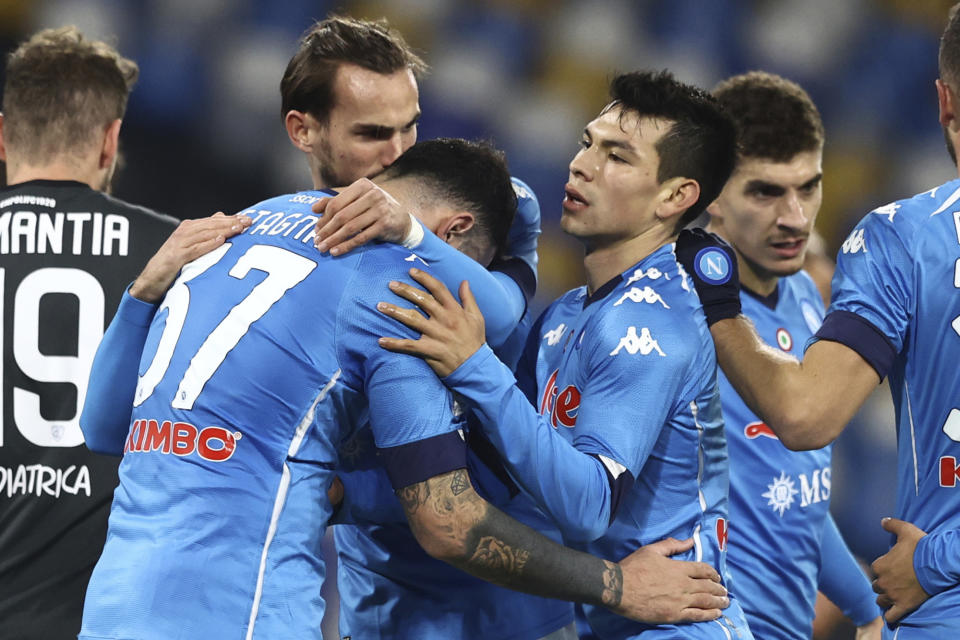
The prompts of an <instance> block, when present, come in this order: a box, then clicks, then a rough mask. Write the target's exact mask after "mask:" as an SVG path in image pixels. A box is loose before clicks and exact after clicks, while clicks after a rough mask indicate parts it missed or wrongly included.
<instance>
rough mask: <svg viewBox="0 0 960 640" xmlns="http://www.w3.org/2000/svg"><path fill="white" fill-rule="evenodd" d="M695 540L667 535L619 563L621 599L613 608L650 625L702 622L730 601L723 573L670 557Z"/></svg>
mask: <svg viewBox="0 0 960 640" xmlns="http://www.w3.org/2000/svg"><path fill="white" fill-rule="evenodd" d="M692 547H693V539H688V540H684V541H682V542H681V541H679V540H675V539H673V538H667V539H666V540H661V541H659V542H655V543H653V544H648V545H647V546H645V547H640V548H639V549H637V550H636V551H634V552H633V553H631V554H630V555H629V556H627V557H626V558H624V559H623V560H621V561H620V563H619V564H620V570H621V572H622V574H623V597H622V599H621V601H620V605H619V606H618V607H611V608H612V609H613V611H614V612H616V613H618V614H620V615H622V616H626V617H628V618H633V619H634V620H638V621H640V622H647V623H651V624H672V623H680V622H704V621H707V620H715V619H716V618H719V617H720V612H721V611H722V610H723V609H725V608H726V607H728V606H729V605H730V599H729V598H728V597H727V590H726V589H725V588H724V586H723V585H722V584H720V574H718V573H717V571H716V570H715V569H714V568H713V567H711V566H710V565H708V564H705V563H703V562H685V561H682V560H671V559H670V556H672V555H675V554H677V553H682V552H684V551H687V550H689V549H691V548H692Z"/></svg>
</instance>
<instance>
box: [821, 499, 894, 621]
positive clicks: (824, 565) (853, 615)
mask: <svg viewBox="0 0 960 640" xmlns="http://www.w3.org/2000/svg"><path fill="white" fill-rule="evenodd" d="M819 589H820V591H822V592H823V595H825V596H827V598H829V599H830V601H831V602H833V603H834V604H835V605H837V606H838V607H839V608H840V610H841V611H843V614H844V615H845V616H847V617H848V618H850V620H852V621H853V623H854V624H855V625H857V626H858V627H860V626H863V625H865V624H867V623H868V622H870V621H871V620H873V619H874V618H876V617H877V616H879V615H880V613H881V611H880V608H879V607H877V603H876V594H874V593H873V589H872V588H871V587H870V583H869V582H868V581H867V576H866V575H864V573H863V571H862V570H861V569H860V565H859V564H857V560H856V558H854V557H853V554H852V553H851V552H850V549H849V548H848V547H847V543H846V542H844V541H843V537H842V536H841V535H840V530H839V529H837V524H836V522H834V520H833V516H831V515H830V514H829V513H828V514H827V517H826V520H825V522H824V525H823V536H822V538H821V540H820V577H819Z"/></svg>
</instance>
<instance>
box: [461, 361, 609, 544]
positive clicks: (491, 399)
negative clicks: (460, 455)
mask: <svg viewBox="0 0 960 640" xmlns="http://www.w3.org/2000/svg"><path fill="white" fill-rule="evenodd" d="M444 382H445V383H446V384H447V385H449V386H450V388H451V389H453V390H454V391H456V392H457V393H458V394H460V395H462V396H463V397H464V398H465V399H466V400H467V402H468V403H469V404H470V406H471V408H473V410H474V416H475V417H476V418H477V420H478V421H479V422H480V424H481V425H482V427H483V430H484V433H485V434H486V435H487V438H488V439H489V440H490V442H491V443H492V444H493V446H494V447H496V449H497V451H498V452H499V453H500V455H501V457H502V459H503V462H504V466H505V467H506V468H507V471H508V472H509V473H510V476H511V477H512V478H513V480H514V481H515V482H516V483H517V484H518V485H519V486H520V487H521V488H522V489H523V490H524V491H525V492H526V493H527V494H528V495H530V496H531V497H532V498H533V499H534V501H536V502H537V504H538V505H539V506H540V507H541V508H543V509H544V510H545V511H546V512H547V513H548V514H549V515H550V516H551V518H553V520H554V522H555V523H556V524H557V526H558V527H559V528H560V530H561V531H562V533H563V535H564V537H566V538H568V539H570V540H578V541H590V540H595V539H597V538H599V537H600V536H601V535H603V533H604V532H605V531H606V530H607V527H608V526H609V524H610V521H611V520H612V515H613V509H612V488H611V485H610V482H609V480H608V479H607V472H606V470H605V468H604V466H603V463H602V462H601V461H600V460H599V459H597V458H596V457H594V456H591V455H589V454H587V453H584V452H582V451H578V450H577V449H576V448H575V447H573V446H572V445H571V444H570V443H569V442H568V441H567V440H565V439H564V438H563V436H561V435H560V434H558V433H557V432H556V430H555V429H554V428H553V426H552V425H551V424H550V423H549V422H548V421H547V419H546V418H545V417H544V416H541V415H540V414H538V413H537V411H536V409H534V407H533V405H531V404H530V402H528V401H527V398H526V397H525V396H524V394H523V392H522V391H520V389H518V388H517V387H516V385H515V384H514V382H515V381H514V377H513V375H512V374H511V373H510V370H509V369H508V368H507V366H506V365H504V364H503V363H502V362H500V361H499V360H498V359H497V357H496V356H495V355H494V354H493V351H491V350H490V348H489V347H488V346H486V345H484V346H483V347H481V348H480V349H479V350H478V351H477V352H476V353H475V354H473V355H472V356H471V357H470V358H468V359H467V361H466V362H464V363H463V364H462V365H460V367H459V368H458V369H457V370H456V371H454V372H453V373H451V374H450V375H449V376H447V377H446V378H444Z"/></svg>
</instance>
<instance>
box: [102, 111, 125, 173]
mask: <svg viewBox="0 0 960 640" xmlns="http://www.w3.org/2000/svg"><path fill="white" fill-rule="evenodd" d="M122 123H123V121H122V120H121V119H120V118H117V119H116V120H114V121H113V122H111V123H110V124H108V125H107V127H106V129H104V131H103V141H102V142H101V144H100V159H99V164H98V168H99V169H106V168H108V167H112V166H113V162H114V160H115V159H116V157H117V153H118V152H119V151H120V125H121V124H122Z"/></svg>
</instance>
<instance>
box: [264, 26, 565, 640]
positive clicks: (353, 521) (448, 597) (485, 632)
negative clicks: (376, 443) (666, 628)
mask: <svg viewBox="0 0 960 640" xmlns="http://www.w3.org/2000/svg"><path fill="white" fill-rule="evenodd" d="M425 69H426V65H425V64H424V62H423V61H422V60H421V59H420V58H419V57H418V56H416V54H415V53H414V52H413V51H412V50H411V49H410V48H409V47H408V46H407V44H406V43H405V42H404V41H403V38H402V36H401V35H400V34H399V33H397V32H396V31H395V30H392V29H390V28H388V27H387V26H386V24H385V23H383V22H369V21H364V20H355V19H352V18H346V17H330V18H327V19H326V20H324V21H321V22H319V23H317V24H316V25H314V26H313V27H312V28H311V29H310V30H309V31H308V32H307V34H306V35H305V36H304V38H303V40H302V41H301V44H300V47H299V50H298V51H297V53H296V54H295V55H294V56H293V58H292V59H291V60H290V63H289V64H288V66H287V70H286V72H285V74H284V78H283V81H282V83H281V95H282V107H281V109H282V115H283V117H284V123H285V125H286V129H287V133H288V135H289V137H290V140H291V142H292V143H293V144H294V145H295V146H296V147H297V148H298V149H300V150H301V151H303V152H304V154H305V156H306V158H307V161H308V164H309V166H310V170H311V176H312V179H313V185H314V188H321V187H336V186H338V185H348V184H349V186H348V187H346V188H345V189H341V190H339V194H338V195H336V196H335V197H333V198H323V199H320V200H318V202H317V203H316V204H314V206H313V211H314V212H315V213H322V214H323V215H322V217H320V218H319V220H318V221H317V225H316V233H317V244H318V245H319V248H320V249H321V250H322V251H327V250H329V251H330V252H331V254H333V255H342V254H343V253H345V252H347V251H350V250H351V249H353V248H355V247H357V246H360V245H362V244H363V243H365V242H368V241H370V240H372V239H373V238H377V239H380V240H387V241H395V242H402V241H405V242H406V245H407V246H408V247H410V248H415V249H416V251H417V252H418V254H419V255H422V256H424V257H425V258H426V259H427V261H428V262H429V263H430V264H431V265H434V266H435V267H437V268H439V269H441V270H442V269H444V265H442V264H437V263H438V261H443V260H445V258H444V256H446V255H449V253H452V250H451V249H450V248H448V247H447V246H446V245H445V243H444V242H443V241H442V240H441V239H438V238H437V237H435V236H434V235H433V234H432V233H431V232H430V231H429V230H427V232H426V234H419V235H418V231H419V229H418V227H419V225H416V222H415V221H414V220H413V218H412V217H411V215H410V214H409V213H408V212H407V211H405V210H403V209H402V208H401V207H400V206H399V203H398V202H397V201H396V199H394V198H392V197H391V196H390V194H388V193H386V192H385V191H383V190H382V189H380V188H378V187H377V185H375V184H374V183H373V182H372V181H370V180H368V179H366V178H370V177H372V176H375V175H376V174H378V173H379V172H380V171H382V170H383V169H384V167H386V166H389V165H390V163H392V162H393V161H394V160H395V159H396V157H397V155H398V154H399V153H400V152H402V151H403V150H405V149H406V148H408V147H409V146H410V145H411V144H413V142H414V141H415V140H416V125H417V120H418V118H419V116H420V109H419V106H418V89H417V78H418V77H419V76H420V75H422V74H423V72H424V70H425ZM515 187H516V190H517V193H518V198H519V201H520V203H521V207H520V208H519V213H520V215H518V216H517V220H516V222H515V224H514V228H513V229H512V230H511V234H510V238H509V242H508V248H507V251H506V252H505V255H502V256H498V257H497V258H496V259H495V260H494V261H493V262H492V264H490V265H489V266H490V273H487V272H486V271H485V269H483V268H482V267H480V265H478V264H476V263H471V264H464V261H462V260H461V261H459V262H457V263H456V264H458V265H459V267H455V268H452V269H450V272H452V273H455V274H456V277H457V280H456V281H459V279H462V278H467V279H469V280H470V281H471V282H472V283H474V285H475V287H476V289H475V290H476V292H477V295H478V296H479V297H480V304H481V307H483V308H484V309H485V310H490V312H489V313H488V325H487V334H488V336H489V338H490V340H491V344H494V345H496V346H497V347H498V353H500V354H501V355H503V357H504V358H505V359H506V360H512V361H515V360H516V357H517V355H518V353H519V351H520V349H521V348H522V341H523V339H524V337H525V330H526V329H528V328H529V316H528V315H526V307H527V301H528V300H529V299H530V298H531V297H532V296H533V292H534V290H535V287H536V236H537V234H538V233H539V209H538V206H537V204H536V200H535V198H534V197H533V195H532V193H531V192H530V190H529V187H527V186H526V185H524V184H523V183H522V182H520V181H515ZM414 225H416V226H414ZM443 235H444V238H443V240H446V239H449V238H447V237H446V234H445V233H444V234H443ZM421 236H422V237H423V240H422V241H420V242H417V239H418V238H419V237H421ZM456 258H457V256H453V259H454V260H456ZM487 261H489V260H487ZM466 262H469V261H466ZM485 262H486V261H485ZM518 324H520V325H522V326H521V327H520V328H519V329H518V328H517V327H518ZM507 352H513V353H514V354H515V355H513V356H511V355H510V354H508V353H507ZM470 443H471V445H472V446H471V449H470V452H469V456H468V465H469V469H470V472H471V475H472V477H473V478H474V482H475V483H476V484H477V485H478V486H481V487H482V488H483V489H486V491H485V492H484V496H485V497H486V498H488V499H491V500H494V501H495V503H496V505H497V506H498V507H501V508H503V509H504V510H505V511H506V512H507V513H509V514H510V515H512V516H514V517H517V518H520V519H521V520H522V521H524V522H525V523H528V524H531V525H535V524H538V521H540V524H539V526H540V527H542V528H546V529H549V528H550V527H549V526H548V525H546V524H544V523H542V518H539V517H538V515H537V514H536V510H535V509H533V508H532V507H531V506H530V505H529V503H528V500H526V498H524V497H514V496H513V495H511V492H512V493H513V494H515V493H516V490H515V489H513V488H512V487H507V486H505V485H503V483H502V482H501V481H500V480H499V479H498V475H499V476H503V474H502V473H500V472H499V469H498V470H497V471H491V470H490V469H489V465H492V466H493V467H494V468H496V467H497V466H498V463H496V462H495V461H490V462H489V465H488V464H487V463H484V462H482V461H481V460H480V457H479V456H478V454H477V453H476V452H475V449H476V448H477V447H483V444H482V442H481V440H480V439H479V438H473V437H471V438H470ZM342 461H343V462H344V463H345V465H346V467H345V468H352V469H355V470H357V472H355V473H350V474H342V479H343V481H344V483H345V484H346V492H345V504H344V506H343V508H342V509H341V511H340V512H339V513H338V517H339V520H338V522H342V523H350V524H343V525H342V526H338V527H336V528H335V530H334V534H335V537H336V541H337V548H338V551H339V556H340V564H341V566H342V570H341V571H340V572H339V573H338V582H339V590H340V603H341V611H340V630H341V635H344V636H351V635H352V636H353V637H363V638H367V637H370V638H372V637H376V636H377V635H378V634H384V637H418V638H431V637H434V638H447V637H450V636H451V635H458V634H460V633H466V634H468V635H471V636H473V637H484V638H498V637H508V636H509V637H511V638H515V639H516V640H535V639H537V638H540V637H541V636H543V635H545V634H546V633H547V632H552V631H555V630H556V629H559V628H561V627H563V626H565V625H566V624H567V623H568V622H569V621H570V619H571V617H572V614H571V606H570V605H569V604H568V603H565V602H561V601H559V600H544V599H541V598H536V597H533V596H526V595H519V594H517V593H515V592H510V591H507V590H504V589H502V588H499V587H497V586H495V585H492V584H490V583H487V582H485V581H481V580H476V579H472V578H470V577H469V576H466V575H464V574H463V573H462V572H458V571H455V570H453V569H452V568H451V567H450V566H449V565H447V564H445V563H442V562H438V561H436V560H434V559H432V558H430V557H429V556H427V555H426V554H425V553H424V552H423V550H422V549H421V548H420V546H419V545H418V544H417V542H416V540H415V539H414V537H413V534H412V532H411V531H410V529H409V527H408V526H407V522H406V518H405V517H404V515H403V512H402V510H400V509H399V508H398V504H397V501H396V498H395V497H394V496H393V495H392V491H391V490H390V485H389V481H388V479H387V477H386V474H385V473H384V471H383V470H382V468H381V465H380V464H379V462H378V460H377V458H376V457H375V449H374V448H373V447H372V446H371V439H370V437H369V432H368V431H365V432H363V433H361V434H360V436H359V437H357V438H355V439H353V440H351V441H350V442H349V443H347V444H346V449H345V451H344V456H343V457H342ZM495 495H496V496H499V499H495V498H494V496H495ZM387 514H389V515H387ZM354 525H356V526H354ZM384 527H386V529H384ZM387 532H389V533H387ZM421 575H429V579H428V580H425V581H424V582H425V583H426V585H427V586H426V587H420V586H416V587H411V586H410V585H414V584H416V583H417V582H418V577H419V576H421ZM477 603H483V604H482V605H478V604H477ZM387 611H389V612H390V613H389V616H390V618H391V624H390V625H384V624H383V622H382V620H383V617H384V616H385V615H387V614H386V613H385V612H387Z"/></svg>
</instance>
